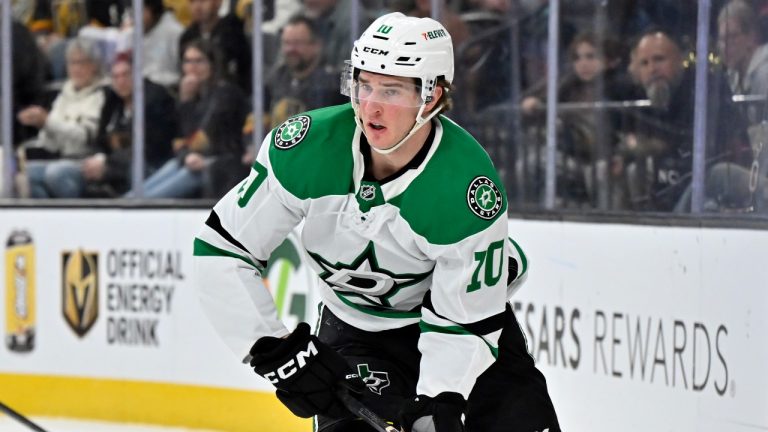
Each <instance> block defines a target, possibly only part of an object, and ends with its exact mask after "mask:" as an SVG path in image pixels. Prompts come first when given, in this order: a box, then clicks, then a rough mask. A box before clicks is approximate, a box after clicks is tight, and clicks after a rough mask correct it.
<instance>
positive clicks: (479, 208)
mask: <svg viewBox="0 0 768 432" xmlns="http://www.w3.org/2000/svg"><path fill="white" fill-rule="evenodd" d="M503 202H504V200H503V197H502V196H501V191H500V190H499V188H498V187H496V185H495V184H494V183H493V181H491V179H489V178H488V177H485V176H478V177H475V179H474V180H472V183H470V184H469V188H468V189H467V204H468V205H469V208H470V210H472V213H474V214H476V215H477V216H479V217H480V218H482V219H485V220H490V219H493V218H494V217H496V215H497V214H499V211H501V205H502V204H503Z"/></svg>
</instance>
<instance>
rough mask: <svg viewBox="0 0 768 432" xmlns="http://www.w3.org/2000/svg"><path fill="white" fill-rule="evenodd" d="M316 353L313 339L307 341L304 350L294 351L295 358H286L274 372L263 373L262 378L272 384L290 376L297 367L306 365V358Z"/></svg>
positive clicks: (297, 369) (296, 370)
mask: <svg viewBox="0 0 768 432" xmlns="http://www.w3.org/2000/svg"><path fill="white" fill-rule="evenodd" d="M316 355H317V347H316V346H315V344H314V342H313V341H309V344H307V349H306V350H305V351H302V350H299V351H298V352H297V353H296V358H293V359H290V360H288V361H287V362H286V363H285V364H284V365H282V366H280V367H279V368H277V370H276V371H274V372H268V373H265V374H264V378H266V379H268V380H269V382H271V383H272V384H277V383H279V382H280V380H286V379H288V378H290V377H292V376H293V375H294V374H295V373H296V372H298V371H299V369H301V368H303V367H304V366H306V365H307V359H309V358H310V357H313V356H316Z"/></svg>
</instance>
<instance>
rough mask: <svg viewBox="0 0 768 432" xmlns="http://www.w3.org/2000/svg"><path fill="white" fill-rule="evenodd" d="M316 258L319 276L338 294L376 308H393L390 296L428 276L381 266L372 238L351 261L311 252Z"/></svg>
mask: <svg viewBox="0 0 768 432" xmlns="http://www.w3.org/2000/svg"><path fill="white" fill-rule="evenodd" d="M309 256H310V257H312V259H313V260H315V262H317V264H318V265H319V266H320V267H321V268H322V269H323V272H322V273H320V278H321V279H322V280H323V281H325V283H327V284H328V285H329V286H330V287H331V288H333V289H334V291H336V295H338V296H339V297H343V298H346V299H348V300H350V301H352V300H351V299H352V298H355V299H359V300H362V303H360V302H359V301H356V302H354V303H356V304H359V305H363V306H369V307H374V308H384V309H386V308H391V307H392V304H391V303H390V301H389V299H391V298H392V297H393V296H394V295H395V294H397V293H398V292H399V291H400V290H401V289H403V288H405V287H408V286H410V285H414V284H417V283H419V282H421V281H422V280H424V279H425V278H426V277H427V276H429V275H430V274H431V273H432V271H431V270H430V271H428V272H426V273H403V274H396V273H393V272H391V271H389V270H386V269H384V268H382V267H380V266H379V262H378V260H377V259H376V251H375V248H374V245H373V242H369V243H368V246H366V248H365V250H363V252H362V253H360V255H358V256H357V258H355V259H354V260H352V262H351V263H349V264H344V263H341V262H337V263H336V264H331V263H330V262H329V261H328V260H326V259H325V258H323V257H321V256H320V255H318V254H316V253H313V252H309Z"/></svg>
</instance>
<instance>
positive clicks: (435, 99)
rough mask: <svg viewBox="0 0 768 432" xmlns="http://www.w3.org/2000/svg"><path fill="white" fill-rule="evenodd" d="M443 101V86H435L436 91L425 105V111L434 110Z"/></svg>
mask: <svg viewBox="0 0 768 432" xmlns="http://www.w3.org/2000/svg"><path fill="white" fill-rule="evenodd" d="M442 101H443V88H442V87H441V86H437V87H435V91H434V92H433V93H432V100H431V101H430V102H429V103H428V104H427V106H425V107H424V111H425V112H432V110H433V109H435V107H436V106H439V104H441V103H442Z"/></svg>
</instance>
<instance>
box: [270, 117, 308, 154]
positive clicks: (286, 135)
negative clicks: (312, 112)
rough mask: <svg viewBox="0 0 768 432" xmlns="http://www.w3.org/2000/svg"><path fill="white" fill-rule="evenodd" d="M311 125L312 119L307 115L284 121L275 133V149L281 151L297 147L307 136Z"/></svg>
mask: <svg viewBox="0 0 768 432" xmlns="http://www.w3.org/2000/svg"><path fill="white" fill-rule="evenodd" d="M311 123H312V119H311V118H310V117H309V116H305V115H300V116H296V117H291V118H289V119H288V120H286V121H284V122H283V124H281V125H280V126H279V127H278V128H277V131H276V132H275V147H277V148H279V149H280V150H288V149H289V148H291V147H295V146H296V145H297V144H299V143H300V142H301V141H302V140H303V139H304V137H306V136H307V132H309V126H310V125H311Z"/></svg>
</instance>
